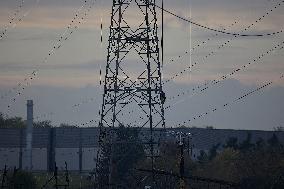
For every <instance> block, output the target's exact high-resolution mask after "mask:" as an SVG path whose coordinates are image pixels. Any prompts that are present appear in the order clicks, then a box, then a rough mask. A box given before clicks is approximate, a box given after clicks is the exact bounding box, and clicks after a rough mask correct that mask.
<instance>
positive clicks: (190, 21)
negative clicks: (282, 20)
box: [152, 1, 284, 37]
mask: <svg viewBox="0 0 284 189" xmlns="http://www.w3.org/2000/svg"><path fill="white" fill-rule="evenodd" d="M282 3H284V1H281V2H280V3H279V4H278V6H280V5H281V4H282ZM152 4H153V5H154V6H156V7H157V8H159V9H160V10H163V11H164V12H166V13H168V14H170V15H172V16H174V17H176V18H178V19H180V20H183V21H185V22H188V23H190V24H193V25H196V26H198V27H201V28H204V29H206V30H210V31H214V32H217V33H222V34H226V35H233V36H240V37H265V36H273V35H277V34H279V33H282V32H283V30H280V31H277V32H272V33H265V34H241V33H232V32H227V31H224V30H218V29H214V28H211V27H209V26H205V25H202V24H199V23H197V22H194V21H192V20H189V19H187V18H184V17H182V16H179V15H177V14H175V13H173V12H171V11H169V10H167V9H162V7H160V6H159V5H157V4H154V3H152ZM270 11H271V12H272V11H273V9H270ZM255 22H256V23H257V22H258V21H255Z"/></svg>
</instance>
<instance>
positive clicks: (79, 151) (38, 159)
mask: <svg viewBox="0 0 284 189" xmlns="http://www.w3.org/2000/svg"><path fill="white" fill-rule="evenodd" d="M169 130H172V129H169ZM174 130H178V131H182V132H190V133H191V134H192V144H193V145H194V148H193V153H192V158H193V159H196V158H197V156H199V153H200V150H204V151H208V150H209V149H210V148H211V147H212V146H213V145H216V144H218V143H220V144H221V145H222V144H225V143H226V141H227V140H228V139H229V138H231V137H235V138H237V139H238V141H239V142H241V141H243V140H245V139H246V138H247V135H248V133H251V135H252V142H256V141H257V140H258V139H259V138H262V139H264V140H266V141H267V140H268V139H269V138H271V137H272V136H273V134H276V136H277V137H278V139H279V140H280V142H281V143H282V144H284V132H273V131H245V130H226V129H201V128H188V129H174ZM98 136H99V129H98V128H96V127H94V128H34V131H33V153H32V155H33V157H32V160H33V162H32V166H33V170H35V171H46V170H53V168H54V162H56V163H57V166H58V167H59V170H60V169H62V170H63V169H64V166H65V165H64V162H65V161H66V162H67V164H68V169H69V170H73V171H90V170H92V169H94V168H95V163H96V154H97V151H98V149H99V146H98V143H97V139H98ZM25 140H26V138H25V129H17V128H15V129H0V169H1V168H2V167H4V166H5V165H7V166H8V167H10V168H12V167H14V166H16V167H21V166H22V168H23V169H26V168H28V166H27V165H28V162H24V158H23V157H24V156H25V153H27V152H26V151H25V144H26V141H25Z"/></svg>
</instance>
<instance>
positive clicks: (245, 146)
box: [239, 133, 254, 151]
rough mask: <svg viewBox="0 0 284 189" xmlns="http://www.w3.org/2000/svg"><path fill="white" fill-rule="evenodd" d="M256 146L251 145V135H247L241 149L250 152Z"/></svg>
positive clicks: (240, 146)
mask: <svg viewBox="0 0 284 189" xmlns="http://www.w3.org/2000/svg"><path fill="white" fill-rule="evenodd" d="M253 146H254V145H253V144H252V143H251V133H248V134H247V138H246V139H245V140H244V141H243V142H242V143H240V145H239V149H240V150H242V151H248V150H250V149H251V148H252V147H253Z"/></svg>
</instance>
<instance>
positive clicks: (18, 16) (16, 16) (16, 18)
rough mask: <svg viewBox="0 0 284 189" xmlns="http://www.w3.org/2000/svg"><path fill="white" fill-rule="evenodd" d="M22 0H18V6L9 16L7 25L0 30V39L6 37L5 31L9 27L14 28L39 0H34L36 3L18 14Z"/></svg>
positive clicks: (22, 4) (22, 3) (6, 31)
mask: <svg viewBox="0 0 284 189" xmlns="http://www.w3.org/2000/svg"><path fill="white" fill-rule="evenodd" d="M24 2H25V1H24V0H22V1H21V2H20V5H19V6H18V8H17V9H16V10H15V11H14V13H13V15H12V17H11V18H10V20H9V21H8V23H9V24H8V25H7V26H5V28H4V29H3V31H1V32H0V40H3V39H4V37H7V33H8V31H9V30H10V29H11V28H15V27H16V26H17V25H18V24H19V23H20V22H21V21H23V20H24V18H25V17H26V16H28V15H29V14H30V12H31V11H32V9H34V8H35V7H36V6H37V5H38V4H39V2H40V0H36V3H35V5H34V7H31V8H30V9H29V10H27V11H26V12H25V13H23V14H22V15H21V14H20V12H21V9H22V8H23V7H24Z"/></svg>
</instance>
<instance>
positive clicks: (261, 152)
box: [101, 126, 284, 189]
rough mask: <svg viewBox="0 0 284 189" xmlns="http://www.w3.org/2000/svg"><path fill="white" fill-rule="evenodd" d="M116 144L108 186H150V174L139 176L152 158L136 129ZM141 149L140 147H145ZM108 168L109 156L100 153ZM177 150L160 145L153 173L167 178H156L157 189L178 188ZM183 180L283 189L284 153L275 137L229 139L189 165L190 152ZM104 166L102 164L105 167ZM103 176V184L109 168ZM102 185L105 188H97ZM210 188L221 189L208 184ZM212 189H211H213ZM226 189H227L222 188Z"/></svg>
mask: <svg viewBox="0 0 284 189" xmlns="http://www.w3.org/2000/svg"><path fill="white" fill-rule="evenodd" d="M118 133H119V134H118V136H117V137H116V139H115V140H114V142H115V145H114V146H113V152H114V153H113V154H112V159H113V162H112V170H113V171H112V180H113V182H114V183H112V184H114V185H116V186H117V187H122V188H143V187H142V186H145V185H147V184H148V185H151V184H152V179H153V178H152V177H151V176H150V175H151V174H149V173H146V172H143V171H142V172H141V171H139V170H141V169H144V170H151V161H152V160H151V158H149V156H148V155H149V154H148V155H147V153H145V152H147V150H145V144H144V145H142V144H143V143H142V141H141V139H140V138H139V137H138V136H139V134H138V133H137V130H136V129H133V128H125V127H123V126H122V127H121V128H120V129H119V130H118ZM143 146H144V147H143ZM104 152H105V154H103V156H101V157H105V160H106V162H107V161H108V160H107V159H108V158H109V156H108V154H109V153H108V150H105V151H104ZM180 154H181V151H180V148H179V147H178V144H177V143H175V142H173V141H167V142H166V143H164V144H163V145H159V155H158V157H157V158H155V160H154V161H155V169H156V170H160V171H164V172H165V173H167V174H164V175H163V174H158V173H157V174H156V175H155V184H156V188H163V189H167V188H168V189H175V188H180V187H181V179H180V178H178V176H176V175H179V174H180V160H181V158H180V157H181V156H180ZM184 160H185V161H184V168H185V170H184V175H185V176H186V177H188V178H193V177H194V178H195V177H198V178H205V179H208V180H210V179H212V180H219V181H224V182H227V183H236V184H237V185H238V186H239V187H238V188H240V189H283V188H284V149H283V144H281V142H280V140H279V139H278V137H277V135H275V134H274V135H273V136H272V137H271V138H269V139H268V140H266V141H265V140H263V139H261V138H259V139H258V140H257V141H256V142H254V143H253V142H252V136H251V134H248V135H247V138H246V139H245V140H244V141H238V139H237V138H229V139H228V140H227V141H226V143H225V144H217V145H213V146H212V147H211V149H210V150H209V151H208V152H205V151H201V153H200V155H199V156H198V158H197V160H192V159H191V154H190V152H189V153H187V150H185V151H184ZM107 164H108V163H106V165H107ZM104 168H105V169H103V167H102V170H101V176H102V177H101V178H104V179H105V180H104V179H101V181H103V182H104V183H107V180H108V176H109V175H108V171H109V169H108V166H106V167H104ZM185 181H186V183H185V186H186V188H199V189H203V188H204V189H205V188H206V189H207V188H208V183H206V181H205V182H204V181H203V182H196V181H193V180H190V179H189V180H185ZM101 184H103V183H101ZM209 185H211V187H209V188H218V189H219V188H220V186H219V185H218V184H215V187H214V182H213V183H212V182H209ZM212 186H213V187H212ZM222 188H230V187H224V186H223V187H222Z"/></svg>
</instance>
